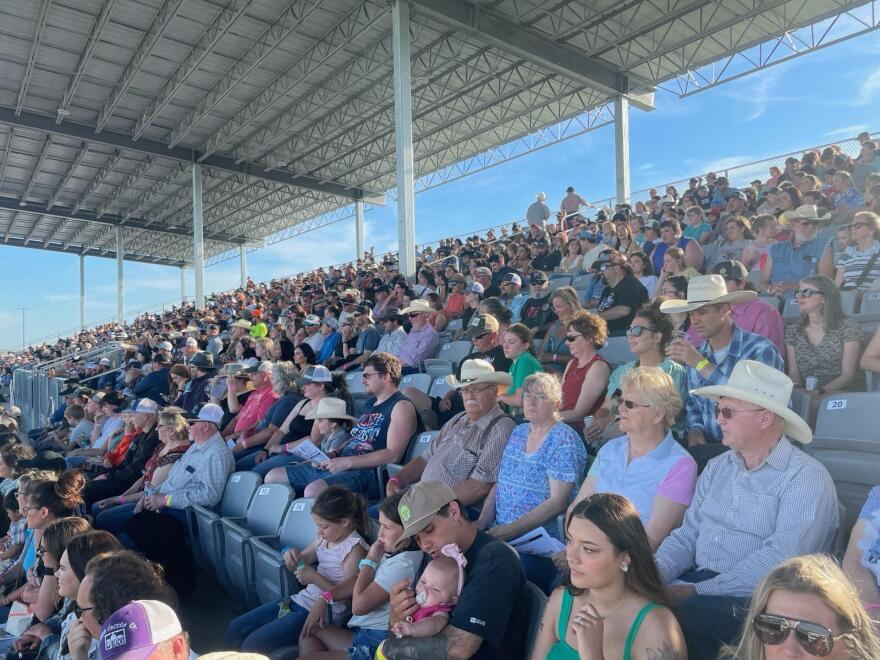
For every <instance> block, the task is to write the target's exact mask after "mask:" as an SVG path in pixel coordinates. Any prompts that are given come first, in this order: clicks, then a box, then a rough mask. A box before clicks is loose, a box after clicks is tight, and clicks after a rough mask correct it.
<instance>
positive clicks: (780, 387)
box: [691, 360, 813, 444]
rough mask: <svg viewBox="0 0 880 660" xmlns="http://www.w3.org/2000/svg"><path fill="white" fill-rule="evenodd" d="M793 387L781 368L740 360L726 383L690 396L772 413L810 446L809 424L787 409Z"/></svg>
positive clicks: (789, 432)
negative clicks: (741, 403) (735, 401)
mask: <svg viewBox="0 0 880 660" xmlns="http://www.w3.org/2000/svg"><path fill="white" fill-rule="evenodd" d="M792 387H793V383H792V382H791V378H789V377H788V376H786V375H785V374H784V373H782V372H781V371H779V370H778V369H774V368H773V367H771V366H769V365H766V364H764V363H763V362H756V361H755V360H740V361H739V362H737V363H736V366H734V367H733V371H732V372H731V374H730V378H728V379H727V383H726V384H724V385H709V386H708V387H700V388H699V389H696V390H691V394H694V395H696V396H704V397H706V398H709V399H718V398H720V397H723V396H724V397H728V398H730V399H738V400H740V401H747V402H748V403H751V404H754V405H756V406H758V407H759V408H764V409H765V410H769V411H770V412H772V413H774V414H776V415H779V416H780V417H782V419H783V421H784V422H785V429H784V433H785V435H786V436H788V437H789V438H791V439H792V440H797V441H798V442H802V443H804V444H808V443H810V442H812V441H813V432H812V430H810V425H809V424H807V423H806V422H805V421H804V420H803V419H801V418H800V417H799V416H798V414H797V413H796V412H795V411H793V410H792V409H791V408H789V407H788V402H789V400H790V399H791V390H792Z"/></svg>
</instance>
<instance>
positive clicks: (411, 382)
mask: <svg viewBox="0 0 880 660" xmlns="http://www.w3.org/2000/svg"><path fill="white" fill-rule="evenodd" d="M404 387H414V388H416V389H417V390H418V391H419V392H424V393H425V394H427V393H428V390H429V389H431V375H430V374H410V375H409V376H404V377H403V378H401V379H400V389H401V390H402V389H403V388H404Z"/></svg>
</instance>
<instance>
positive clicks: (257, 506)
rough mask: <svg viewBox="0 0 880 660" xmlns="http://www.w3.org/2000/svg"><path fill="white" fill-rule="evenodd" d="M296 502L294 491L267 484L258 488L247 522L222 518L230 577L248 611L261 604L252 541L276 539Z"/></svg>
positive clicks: (245, 519)
mask: <svg viewBox="0 0 880 660" xmlns="http://www.w3.org/2000/svg"><path fill="white" fill-rule="evenodd" d="M291 500H293V490H292V489H291V488H290V486H287V485H285V484H264V485H262V486H260V487H259V488H257V492H256V493H254V497H253V499H252V500H251V503H250V505H249V506H248V509H247V514H246V515H245V517H243V518H221V520H220V522H221V524H222V525H223V536H224V540H223V542H224V544H225V549H226V573H227V575H228V576H229V581H230V584H231V585H232V588H233V590H234V591H236V592H238V594H239V595H240V596H243V597H244V600H245V602H246V603H247V606H248V607H253V606H255V605H256V604H257V594H256V589H255V585H254V560H253V549H252V548H251V543H250V542H251V539H253V538H254V537H261V536H263V537H272V536H276V535H277V534H278V528H279V527H280V526H281V521H282V520H283V519H284V514H285V513H286V512H287V507H288V505H289V504H290V502H291Z"/></svg>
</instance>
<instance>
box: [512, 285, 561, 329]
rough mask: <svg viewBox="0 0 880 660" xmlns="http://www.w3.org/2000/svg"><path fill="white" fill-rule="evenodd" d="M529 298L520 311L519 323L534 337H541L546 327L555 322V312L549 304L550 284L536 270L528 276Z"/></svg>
mask: <svg viewBox="0 0 880 660" xmlns="http://www.w3.org/2000/svg"><path fill="white" fill-rule="evenodd" d="M529 284H530V286H531V294H532V295H531V296H530V297H529V299H528V300H526V302H525V304H524V305H523V306H522V309H521V310H520V314H519V318H520V323H522V324H523V325H525V326H526V327H527V328H529V329H531V330H533V331H534V332H535V335H537V336H540V335H543V333H544V331H545V330H546V329H547V326H548V325H550V324H551V323H553V321H555V320H556V312H554V311H553V306H552V305H551V304H550V293H551V291H550V284H549V282H548V281H547V274H546V273H544V272H543V271H540V270H536V271H535V272H533V273H532V274H531V275H529Z"/></svg>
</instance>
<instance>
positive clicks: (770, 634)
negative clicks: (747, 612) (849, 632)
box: [752, 614, 843, 658]
mask: <svg viewBox="0 0 880 660" xmlns="http://www.w3.org/2000/svg"><path fill="white" fill-rule="evenodd" d="M752 629H753V630H754V631H755V636H756V637H757V638H758V639H759V640H760V641H761V643H762V644H768V645H770V646H778V645H780V644H782V642H784V641H785V640H786V638H787V637H788V633H789V632H791V631H792V630H794V636H795V639H797V643H798V644H800V645H801V648H802V649H803V650H804V651H806V652H807V653H809V654H810V655H814V656H817V657H819V658H824V657H825V656H827V655H830V654H831V651H832V650H833V649H834V640H835V639H838V638H840V637H843V635H834V634H833V633H832V632H831V631H830V630H829V629H828V628H826V627H825V626H820V625H819V624H818V623H812V622H810V621H798V620H797V619H788V618H786V617H782V616H775V615H773V614H759V615H758V616H756V617H755V618H754V619H752Z"/></svg>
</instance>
